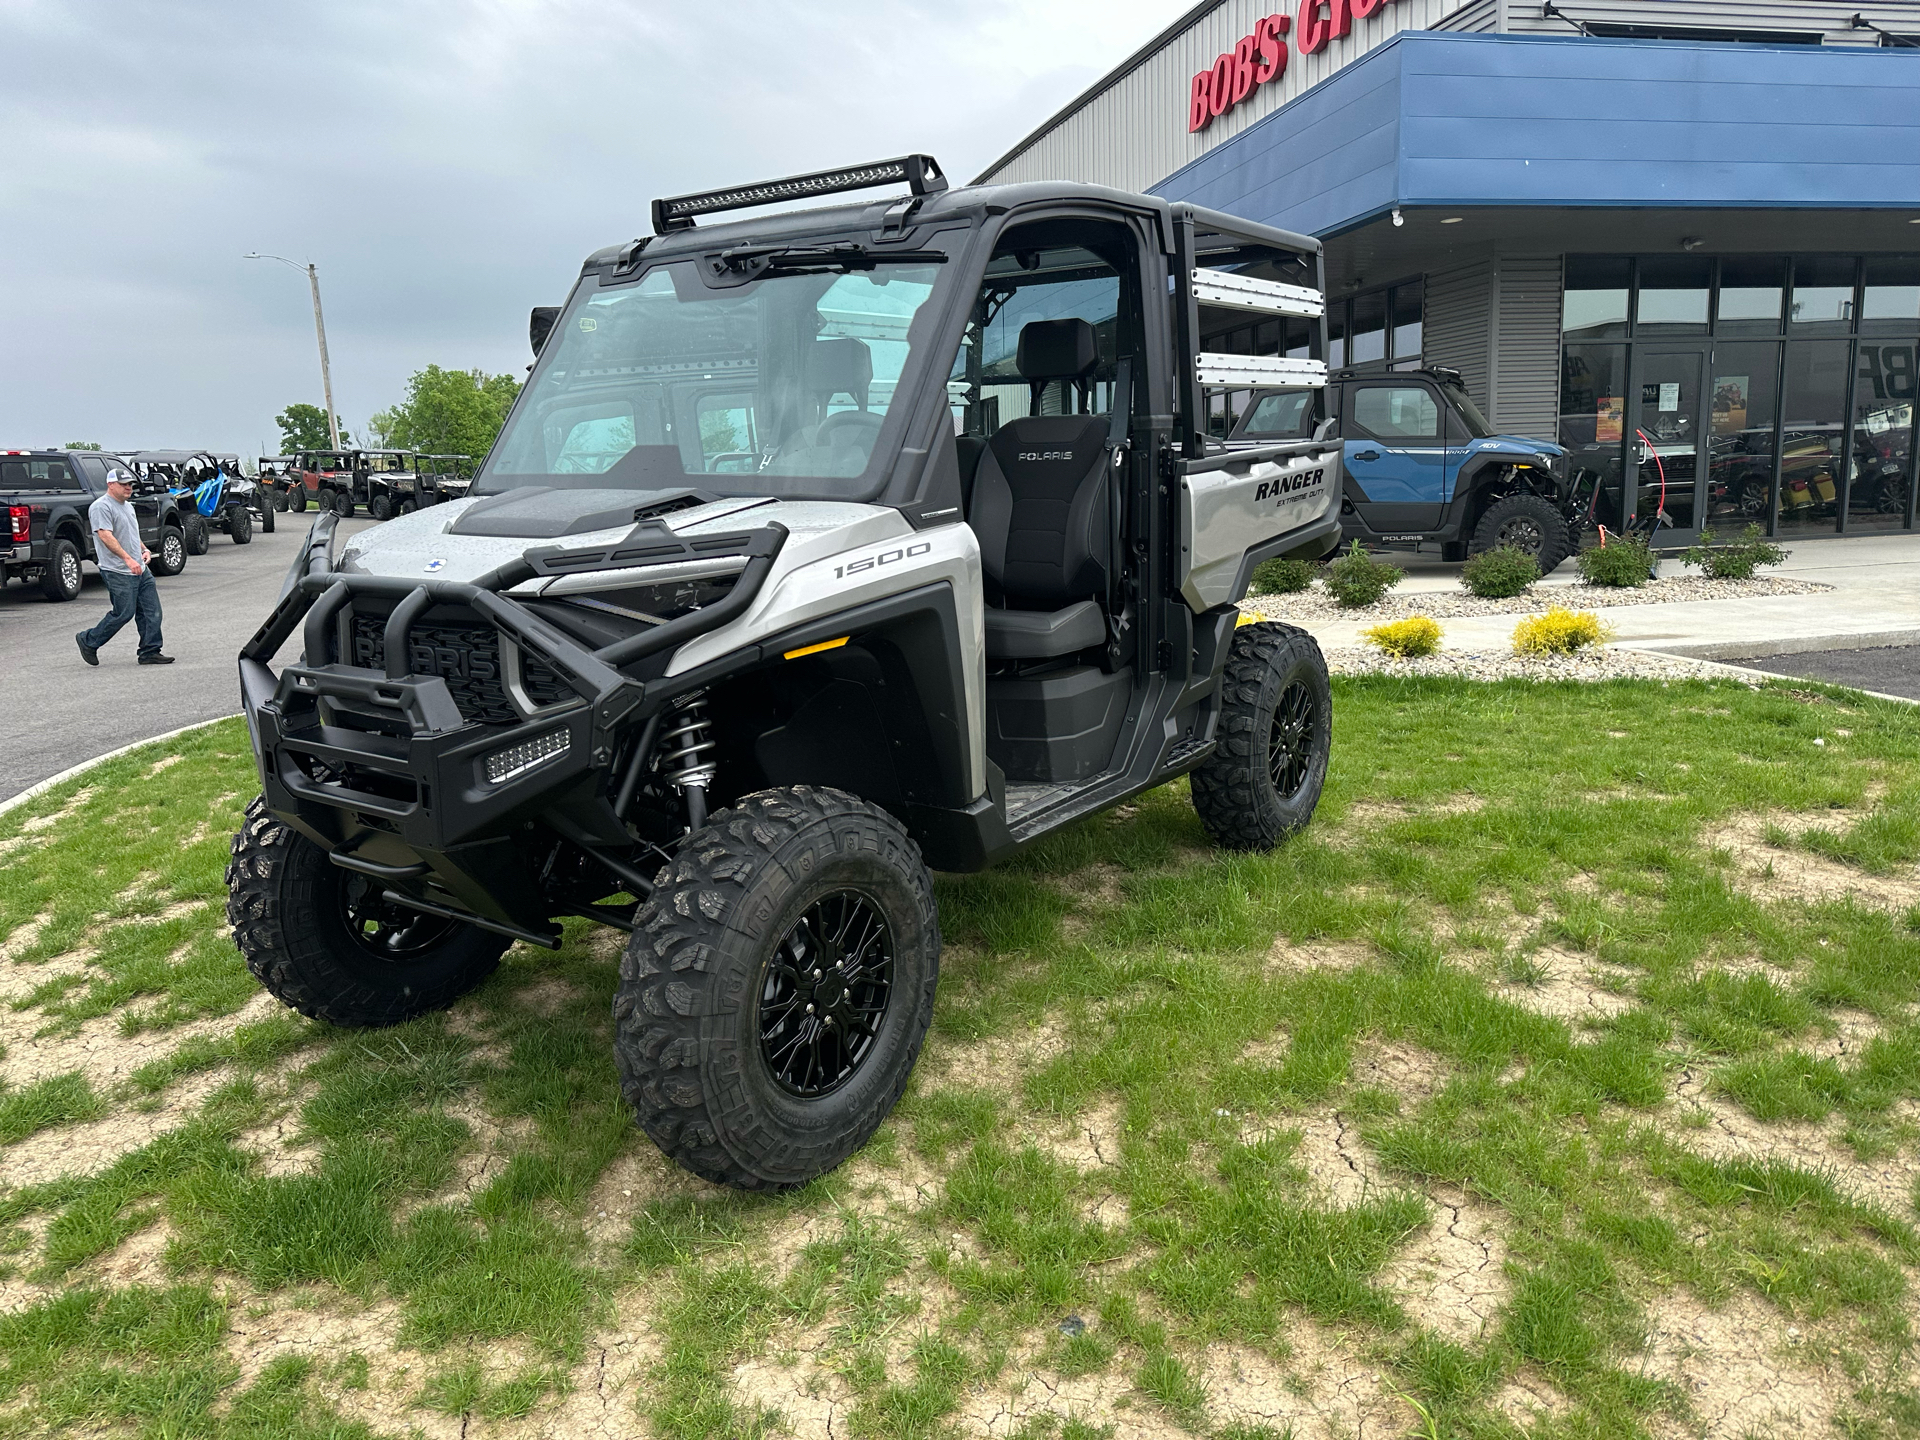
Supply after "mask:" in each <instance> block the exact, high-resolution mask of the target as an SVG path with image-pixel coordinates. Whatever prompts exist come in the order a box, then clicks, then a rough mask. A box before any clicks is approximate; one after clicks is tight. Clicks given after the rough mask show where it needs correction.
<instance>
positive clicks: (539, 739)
mask: <svg viewBox="0 0 1920 1440" xmlns="http://www.w3.org/2000/svg"><path fill="white" fill-rule="evenodd" d="M572 743H573V742H572V738H571V737H570V736H569V735H568V733H567V732H566V731H565V730H550V731H548V732H547V733H546V734H545V735H536V736H535V737H534V738H533V739H531V740H522V741H521V742H520V743H519V744H518V745H509V746H507V747H506V748H505V749H504V750H496V751H494V752H493V753H492V754H491V755H489V756H487V783H488V784H490V785H500V784H504V783H505V782H506V781H508V780H511V779H513V777H514V776H516V775H524V774H526V773H527V771H529V770H531V769H533V767H534V766H536V765H541V764H544V763H545V762H547V761H548V760H551V759H553V757H554V756H556V755H564V754H566V753H567V747H568V746H569V745H570V744H572Z"/></svg>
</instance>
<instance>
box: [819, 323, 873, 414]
mask: <svg viewBox="0 0 1920 1440" xmlns="http://www.w3.org/2000/svg"><path fill="white" fill-rule="evenodd" d="M872 384H873V351H872V350H871V349H869V348H868V347H867V342H866V341H864V340H855V339H853V338H852V337H851V336H837V337H834V338H831V339H826V340H816V341H814V342H813V348H812V349H811V350H809V351H808V352H807V392H808V393H809V394H811V395H820V396H824V397H826V398H827V399H832V398H833V397H834V396H835V395H843V394H844V395H851V396H852V397H853V400H854V403H855V404H856V405H858V406H859V407H860V408H861V409H862V410H864V409H866V408H867V390H868V388H869V387H870V386H871V385H872Z"/></svg>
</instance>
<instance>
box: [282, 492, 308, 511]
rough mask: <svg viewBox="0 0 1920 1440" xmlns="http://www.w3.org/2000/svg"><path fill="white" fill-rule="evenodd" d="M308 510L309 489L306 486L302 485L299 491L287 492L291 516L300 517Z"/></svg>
mask: <svg viewBox="0 0 1920 1440" xmlns="http://www.w3.org/2000/svg"><path fill="white" fill-rule="evenodd" d="M306 508H307V487H306V486H304V485H302V486H301V487H300V488H299V489H297V490H289V491H288V492H287V513H288V514H289V515H299V514H301V513H303V512H304V511H305V510H306Z"/></svg>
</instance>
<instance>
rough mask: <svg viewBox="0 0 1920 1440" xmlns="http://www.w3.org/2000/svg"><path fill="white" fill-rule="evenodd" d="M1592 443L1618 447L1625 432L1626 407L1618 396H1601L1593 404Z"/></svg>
mask: <svg viewBox="0 0 1920 1440" xmlns="http://www.w3.org/2000/svg"><path fill="white" fill-rule="evenodd" d="M1593 416H1594V419H1593V441H1594V444H1596V445H1618V444H1619V443H1620V437H1621V435H1622V434H1624V433H1625V430H1626V406H1625V402H1624V401H1623V400H1622V398H1621V397H1620V396H1618V395H1602V396H1601V397H1600V398H1599V399H1597V400H1595V401H1594V402H1593Z"/></svg>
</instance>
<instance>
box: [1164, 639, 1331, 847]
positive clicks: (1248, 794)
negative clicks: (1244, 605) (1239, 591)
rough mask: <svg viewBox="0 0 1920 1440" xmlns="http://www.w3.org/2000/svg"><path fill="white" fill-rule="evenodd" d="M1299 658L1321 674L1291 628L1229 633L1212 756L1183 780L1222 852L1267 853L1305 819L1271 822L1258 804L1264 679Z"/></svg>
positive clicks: (1316, 652) (1318, 662) (1262, 784)
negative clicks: (1225, 849) (1191, 792)
mask: <svg viewBox="0 0 1920 1440" xmlns="http://www.w3.org/2000/svg"><path fill="white" fill-rule="evenodd" d="M1300 658H1308V659H1309V660H1310V662H1311V663H1312V664H1313V665H1315V666H1317V667H1318V668H1319V670H1320V673H1321V675H1322V676H1324V675H1325V674H1326V660H1325V658H1324V657H1323V656H1322V655H1321V653H1320V645H1319V642H1318V641H1316V640H1315V639H1314V638H1313V636H1311V635H1309V634H1308V633H1307V632H1306V631H1305V630H1302V629H1300V628H1298V627H1297V626H1293V625H1284V624H1281V623H1280V622H1279V621H1277V620H1266V621H1262V622H1260V623H1259V624H1257V625H1243V626H1241V627H1240V628H1239V629H1237V630H1235V631H1234V633H1233V644H1232V648H1231V649H1230V650H1229V651H1228V652H1227V664H1226V668H1225V670H1224V672H1223V673H1222V674H1221V677H1220V701H1221V703H1220V718H1219V720H1218V722H1217V723H1216V724H1215V727H1214V738H1215V745H1214V750H1213V753H1212V754H1211V755H1209V756H1208V757H1207V759H1206V760H1205V761H1204V762H1203V763H1202V764H1201V765H1199V766H1198V767H1196V768H1195V769H1194V771H1193V772H1192V775H1191V776H1190V784H1191V787H1192V791H1193V808H1194V809H1195V811H1197V812H1198V813H1199V816H1200V823H1201V824H1202V825H1204V826H1205V827H1206V830H1207V833H1208V834H1209V835H1211V836H1212V837H1213V839H1214V841H1215V842H1216V843H1217V844H1220V845H1223V846H1225V847H1227V848H1228V849H1232V850H1270V849H1272V848H1273V847H1274V846H1275V845H1277V844H1278V843H1279V842H1280V841H1281V840H1283V839H1285V838H1286V837H1287V836H1288V835H1289V834H1292V833H1293V832H1294V831H1295V830H1298V829H1299V828H1301V826H1304V825H1305V823H1306V818H1310V816H1311V813H1312V812H1311V807H1309V809H1308V816H1307V817H1304V818H1301V819H1300V820H1299V821H1297V822H1296V823H1293V824H1284V823H1277V822H1276V819H1275V816H1274V815H1273V813H1272V812H1271V807H1269V806H1268V805H1266V804H1265V803H1263V795H1264V793H1265V792H1266V791H1267V790H1270V789H1271V785H1270V784H1269V782H1268V778H1267V740H1268V726H1269V725H1270V723H1271V715H1270V714H1269V713H1268V710H1267V707H1264V706H1263V704H1262V699H1263V696H1264V694H1265V690H1266V687H1267V685H1268V683H1269V680H1270V678H1271V677H1272V676H1273V675H1274V674H1275V673H1276V672H1280V673H1285V672H1287V671H1289V670H1291V669H1292V668H1293V664H1294V662H1295V661H1296V660H1297V659H1300ZM1322 773H1323V775H1324V770H1323V772H1322ZM1317 798H1318V797H1317V794H1316V797H1315V799H1316V801H1317Z"/></svg>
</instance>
